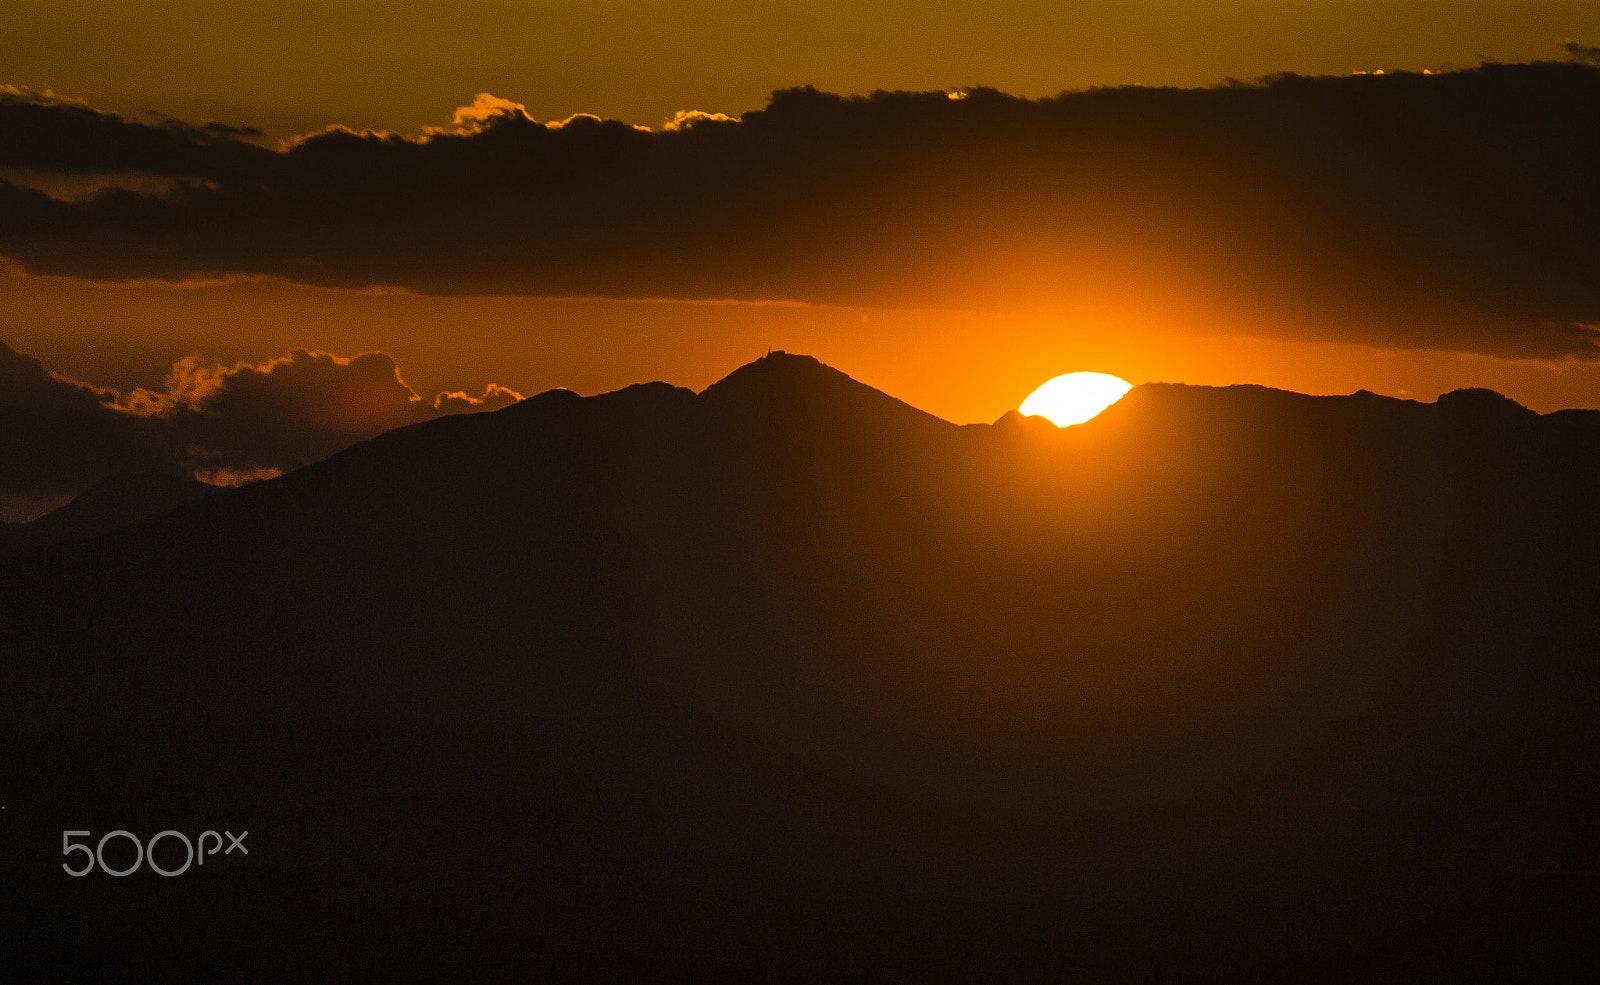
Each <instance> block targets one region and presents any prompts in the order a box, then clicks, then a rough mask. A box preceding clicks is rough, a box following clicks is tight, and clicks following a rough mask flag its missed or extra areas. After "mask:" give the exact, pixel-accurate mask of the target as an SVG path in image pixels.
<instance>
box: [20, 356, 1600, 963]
mask: <svg viewBox="0 0 1600 985" xmlns="http://www.w3.org/2000/svg"><path fill="white" fill-rule="evenodd" d="M1597 494H1600V428H1596V427H1594V426H1593V423H1592V421H1591V420H1590V419H1589V416H1587V415H1585V414H1583V413H1581V412H1564V413H1562V414H1557V415H1549V416H1546V417H1540V416H1539V415H1536V414H1533V413H1531V412H1529V411H1527V410H1525V409H1523V408H1521V407H1518V406H1517V405H1515V404H1514V403H1512V402H1510V401H1507V400H1505V399H1504V398H1501V397H1499V396H1498V395H1494V394H1490V393H1488V392H1487V391H1459V392H1457V393H1455V394H1448V395H1446V396H1445V397H1443V398H1441V399H1440V400H1439V401H1438V402H1437V403H1434V404H1422V403H1417V402H1412V401H1401V400H1394V399H1390V398H1384V397H1379V396H1376V395H1374V394H1370V393H1365V392H1363V393H1358V394H1354V395H1352V396H1348V397H1309V396H1304V395H1301V394H1293V393H1286V392H1283V391H1276V390H1269V389H1266V388H1262V387H1225V388H1209V387H1190V386H1177V385H1166V384H1150V385H1146V386H1141V387H1138V388H1135V389H1134V390H1133V391H1131V392H1130V393H1129V394H1128V396H1127V397H1125V398H1124V399H1123V400H1122V401H1121V402H1119V403H1118V404H1116V405H1113V406H1112V407H1111V408H1110V409H1108V410H1107V411H1106V412H1105V413H1103V414H1102V415H1100V416H1099V417H1097V418H1096V419H1094V420H1093V421H1091V422H1088V423H1086V424H1083V425H1079V426H1076V427H1072V428H1067V429H1056V428H1053V427H1049V426H1046V425H1042V424H1040V422H1037V421H1033V420H1027V419H1019V418H1016V417H1013V416H1010V415H1008V416H1007V417H1006V418H1002V419H1001V420H1000V421H999V422H997V423H996V424H994V425H977V426H967V427H956V426H954V425H950V424H948V423H946V422H943V421H939V420H937V419H936V418H932V417H929V416H928V415H926V414H922V413H921V412H920V411H916V410H915V409H913V408H910V407H908V406H906V405H904V404H902V403H900V402H899V401H896V400H893V399H892V398H890V397H888V396H886V395H884V394H881V393H878V392H877V391H874V390H872V389H870V388H868V387H865V386H862V385H861V384H859V383H856V382H854V381H852V380H850V379H849V378H848V377H846V376H844V375H843V374H840V373H838V372H837V371H835V370H832V369H830V368H828V367H826V366H823V365H822V364H820V363H818V362H816V361H815V360H812V359H809V358H807V357H800V356H791V355H787V354H782V353H774V354H772V355H770V356H768V357H766V358H764V359H762V360H760V361H758V362H756V363H754V364H752V365H750V366H746V367H744V368H742V369H740V370H738V371H736V372H735V373H734V374H732V375H730V376H729V377H728V378H727V379H725V380H723V381H720V382H719V383H717V384H715V385H714V386H712V387H710V388H708V389H707V390H706V391H705V392H704V393H702V394H699V395H696V394H693V393H691V392H690V391H687V390H683V389H680V388H675V387H670V386H667V385H665V384H660V383H654V384H646V385H641V386H635V387H629V388H627V389H625V390H621V391H618V392H616V393H611V394H604V395H601V396H597V397H589V398H583V397H579V396H577V395H576V394H573V393H570V392H567V391H551V392H549V393H545V394H540V395H538V396H536V397H533V398H530V399H528V400H525V401H523V402H521V403H519V404H517V405H515V406H512V407H510V408H507V409H505V410H502V411H499V412H496V413H492V414H480V415H469V416H461V417H453V418H444V419H440V420H436V421H432V422H429V423H426V424H421V425H417V426H415V427H409V428H405V429H401V430H397V431H392V432H389V433H387V434H385V435H383V436H381V437H379V438H376V439H374V440H372V441H368V442H364V443H362V444H360V445H357V446H355V447H353V448H351V449H349V450H347V451H345V452H343V453H341V454H339V455H336V456H334V457H333V458H330V459H328V460H326V461H324V462H321V463H319V464H317V465H314V466H311V467H308V468H305V469H302V470H299V471H297V472H294V473H291V474H289V475H286V476H284V477H282V478H280V479H276V480H273V481H270V482H264V483H259V484H256V485H252V486H249V487H245V488H242V489H238V490H234V491H230V492H227V493H225V494H221V495H216V496H210V497H207V498H205V499H203V500H200V501H198V502H195V503H192V504H190V505H188V506H186V507H184V508H181V509H178V510H175V511H172V512H170V513H167V514H164V515H162V516H158V517H153V518H151V519H150V520H149V521H148V522H144V523H141V524H138V525H135V526H130V527H125V528H123V529H119V530H116V531H112V532H110V533H108V534H106V535H104V536H101V537H99V538H97V539H95V540H93V541H90V542H87V543H83V544H77V545H62V546H61V547H59V548H56V549H54V550H52V551H49V552H44V553H38V554H34V555H31V556H30V557H28V558H26V559H23V560H19V561H14V562H12V563H10V564H9V565H7V566H5V567H3V568H0V651H3V652H5V653H7V654H12V655H14V656H11V657H10V658H8V660H7V662H6V664H5V667H4V671H3V675H4V677H3V680H0V708H3V709H4V720H5V721H6V722H7V723H8V726H7V731H8V734H9V735H10V737H11V739H12V740H13V741H14V742H15V744H16V746H15V747H16V748H19V749H26V750H30V752H29V753H28V754H27V755H24V756H19V757H12V758H10V759H8V761H7V765H6V769H7V773H6V778H5V782H6V783H7V785H8V787H7V789H9V790H10V791H12V793H8V794H7V795H6V796H7V797H9V798H11V799H12V802H14V803H17V804H21V805H23V808H24V809H23V811H22V815H21V816H20V817H18V818H15V819H8V823H14V824H19V825H23V826H24V828H25V830H26V831H27V833H28V835H29V837H31V838H33V839H34V840H33V841H31V842H27V843H29V844H35V843H36V844H39V845H45V846H47V847H46V848H45V849H40V851H39V852H38V853H37V854H36V855H33V854H26V853H24V855H23V856H22V858H21V860H20V861H19V862H18V863H16V864H17V869H18V871H19V872H21V873H22V878H23V880H24V882H25V883H26V885H27V886H28V887H29V888H30V892H33V893H35V894H42V896H43V897H49V892H53V891H56V890H58V889H59V886H58V884H59V883H60V882H61V880H62V877H61V876H60V875H59V873H58V872H56V871H54V865H55V864H56V863H57V862H58V861H59V859H56V858H54V857H52V856H51V855H50V852H51V851H53V850H54V849H55V848H56V847H58V845H57V842H58V841H59V838H60V835H59V831H60V830H62V829H63V828H65V827H69V826H82V827H90V828H92V829H93V830H101V829H105V830H109V829H110V828H111V827H113V826H115V827H127V828H130V829H133V828H138V827H139V826H140V825H143V828H139V830H141V831H142V830H144V828H148V829H149V831H148V833H154V832H155V831H157V830H161V829H162V828H164V827H168V826H172V825H175V824H179V823H185V824H187V823H189V821H187V820H185V821H180V820H177V819H176V818H178V817H179V816H180V815H181V817H182V818H187V819H191V820H192V821H193V823H194V824H197V825H207V826H216V825H220V824H223V823H224V821H225V819H233V818H238V819H239V820H238V822H237V823H239V824H241V825H242V826H248V827H250V828H251V830H252V831H255V832H257V833H258V834H257V835H256V837H260V838H262V839H263V844H270V852H269V851H266V850H264V851H263V858H264V859H266V858H270V859H272V861H271V862H267V861H265V860H263V862H262V863H261V867H260V868H258V869H250V870H248V871H247V870H243V869H239V870H232V871H237V872H238V873H241V874H240V875H238V876H237V877H236V880H237V881H232V882H227V883H222V882H210V883H201V882H198V881H196V882H194V883H191V884H186V885H190V886H192V887H193V888H192V889H189V890H185V892H188V893H192V894H193V895H192V896H187V897H184V898H186V899H189V900H191V903H189V904H184V905H185V906H188V907H189V908H188V909H183V908H181V907H180V908H179V909H177V910H174V911H170V912H168V913H166V914H164V916H163V919H165V920H167V923H165V924H163V923H160V922H159V921H156V922H152V921H153V920H154V918H148V919H147V918H143V917H140V916H139V915H138V914H137V913H133V912H131V911H129V910H128V909H127V908H126V903H127V901H128V900H131V899H135V898H138V897H135V896H134V895H132V893H131V891H130V893H125V894H123V895H121V896H119V895H117V892H120V891H117V890H110V889H106V888H105V887H104V886H101V887H100V888H99V889H95V890H93V892H98V893H102V894H105V895H102V896H100V897H95V898H96V899H98V900H99V902H98V903H96V904H95V905H94V906H95V907H96V908H91V910H89V911H84V912H87V913H92V914H93V915H94V921H93V923H92V926H94V927H101V926H125V927H126V928H127V929H126V931H125V932H120V933H115V934H113V935H112V936H109V937H101V938H98V939H97V943H94V944H93V945H92V946H89V947H88V948H87V950H84V951H83V952H82V953H81V954H80V955H79V956H78V957H77V958H72V957H70V956H69V957H60V958H59V960H58V964H60V966H62V967H74V968H81V967H82V964H81V962H83V961H89V960H90V959H91V958H92V957H93V956H95V955H98V956H99V957H100V958H103V959H105V961H106V962H107V966H108V967H110V966H112V965H114V963H115V962H114V960H113V959H114V958H115V957H117V956H118V955H120V954H121V952H120V951H119V950H117V949H119V948H137V947H140V946H141V945H139V944H138V941H140V940H146V941H150V942H154V943H153V944H151V945H150V947H148V948H146V950H145V951H143V952H141V953H143V954H144V956H145V957H146V958H147V959H149V960H152V961H155V962H156V966H158V967H162V968H167V967H170V964H171V958H170V956H164V955H163V952H162V950H161V947H160V946H157V945H159V944H161V943H162V942H170V941H172V940H175V939H176V938H175V937H174V936H172V935H173V934H176V933H179V932H180V931H182V932H183V933H186V934H187V935H188V936H189V937H190V938H193V939H200V938H202V937H205V936H207V935H215V934H217V933H219V932H223V930H224V928H223V927H222V925H221V924H220V923H219V922H218V921H219V920H220V918H219V917H216V916H215V915H214V914H215V913H216V912H219V911H218V909H217V907H218V905H219V904H225V907H226V908H231V909H229V910H227V912H236V913H242V914H243V915H244V916H243V917H241V919H247V920H249V921H250V926H251V927H253V928H256V930H254V931H252V933H253V934H254V936H253V937H252V940H254V941H257V942H258V943H256V944H254V945H249V946H245V947H243V949H241V950H237V951H233V952H229V954H228V955H223V956H217V957H215V958H214V962H213V963H212V964H208V965H206V966H205V969H204V971H206V972H216V971H217V969H221V971H222V972H226V973H228V974H232V975H234V976H235V977H242V978H254V979H258V980H266V979H270V978H272V977H281V976H282V974H301V975H304V974H307V973H311V972H317V971H325V970H326V969H328V968H339V969H343V970H344V972H346V973H348V974H347V977H348V976H350V975H354V976H356V977H365V976H368V975H382V974H399V975H405V974H417V975H430V974H431V975H441V974H447V973H448V974H451V975H452V976H454V977H464V978H487V977H499V976H508V975H509V976H516V975H520V976H534V977H539V978H545V979H549V978H558V979H559V978H564V979H577V980H592V979H595V978H604V977H608V976H609V975H610V974H611V973H612V972H614V973H615V975H616V976H618V977H624V978H626V977H641V976H642V977H652V976H657V975H660V974H662V973H664V971H667V970H670V971H673V972H687V973H694V974H699V975H702V976H714V977H724V976H726V977H733V978H744V979H748V978H749V977H751V976H773V975H776V976H778V977H787V978H793V979H800V980H804V979H811V980H815V979H817V978H818V977H827V978H836V977H858V978H879V979H881V978H882V977H884V976H905V977H910V978H914V979H920V980H930V979H938V978H949V979H958V980H972V981H977V980H992V978H993V972H994V971H995V966H994V964H993V962H994V961H995V960H996V955H1005V956H1006V959H1007V961H1008V962H1010V964H1008V966H1007V976H1008V977H1012V978H1028V977H1039V978H1041V979H1044V978H1048V979H1051V980H1059V978H1060V976H1061V975H1062V974H1063V973H1073V974H1077V975H1079V976H1080V977H1082V978H1085V979H1088V980H1098V979H1105V978H1117V979H1126V978H1134V979H1139V980H1152V979H1174V978H1185V979H1192V978H1194V977H1197V976H1198V977H1210V976H1212V975H1222V976H1225V977H1244V978H1252V977H1264V978H1277V979H1282V978H1285V977H1287V978H1293V979H1296V980H1308V979H1315V978H1324V979H1330V980H1335V979H1337V980H1347V979H1348V978H1349V977H1350V976H1352V975H1375V974H1376V975H1395V976H1398V977H1408V978H1409V977H1426V976H1434V975H1441V974H1442V975H1448V976H1455V977H1471V976H1475V975H1478V974H1481V973H1483V970H1484V969H1489V972H1488V974H1489V975H1490V977H1501V976H1502V975H1503V974H1511V973H1513V972H1519V973H1520V972H1524V971H1530V970H1531V972H1532V973H1536V974H1537V975H1539V976H1540V977H1547V978H1548V977H1560V976H1561V975H1564V974H1572V973H1578V974H1579V975H1580V977H1582V975H1581V973H1582V972H1583V971H1585V970H1592V969H1593V968H1595V967H1600V965H1597V964H1596V950H1595V943H1594V939H1593V935H1592V934H1591V933H1589V932H1588V929H1587V928H1588V927H1589V924H1588V922H1587V919H1588V914H1589V913H1591V912H1592V910H1591V908H1592V907H1593V906H1594V905H1595V904H1596V902H1597V901H1600V884H1597V882H1596V880H1595V879H1594V877H1593V873H1594V872H1596V871H1600V858H1597V857H1596V855H1595V849H1594V845H1593V839H1592V831H1593V827H1594V823H1595V822H1596V820H1597V818H1600V802H1597V794H1596V792H1595V787H1594V784H1593V782H1592V777H1593V776H1594V775H1595V772H1596V770H1597V769H1600V735H1597V732H1596V729H1595V726H1594V722H1595V721H1596V717H1595V715H1596V712H1597V711H1600V707H1597V706H1600V687H1597V684H1600V680H1597V671H1596V667H1595V661H1594V658H1595V656H1596V654H1597V653H1600V618H1597V614H1596V610H1595V608H1594V606H1593V604H1592V600H1593V598H1594V597H1595V591H1596V589H1597V588H1600V584H1597V582H1600V575H1597V573H1596V570H1595V569H1594V567H1593V558H1594V557H1596V556H1600V533H1597V531H1596V528H1595V526H1594V524H1593V523H1592V521H1591V514H1592V510H1593V504H1594V503H1595V502H1597V501H1600V498H1597ZM8 813H9V812H8ZM224 815H225V816H226V818H224ZM69 817H70V818H72V820H70V821H69V820H67V818H69ZM18 843H19V844H21V843H23V842H20V841H19V842H18ZM251 864H252V865H255V862H254V861H253V860H252V863H251ZM208 877H209V876H208ZM330 879H331V880H332V881H333V882H332V883H330V882H329V881H328V880H330ZM102 882H104V881H102ZM335 884H336V885H340V886H349V887H355V889H353V890H352V891H351V892H352V893H353V895H351V894H343V895H341V894H342V893H343V892H344V891H343V890H340V891H335V890H334V889H331V888H329V887H330V885H335ZM81 885H89V884H88V883H83V884H81ZM129 885H134V883H132V882H131V881H130V883H129ZM204 887H213V888H204ZM216 887H222V888H216ZM149 888H150V887H148V886H146V887H145V889H146V890H148V889H149ZM85 891H86V892H90V890H85ZM207 894H211V895H207ZM175 898H176V897H175ZM353 900H354V901H353ZM8 906H10V909H8V910H7V911H6V912H5V913H0V916H4V917H5V918H7V919H8V920H9V919H16V920H21V921H24V923H22V924H20V925H21V926H24V927H26V928H31V930H30V932H31V933H35V934H42V935H45V936H48V935H49V934H50V933H51V932H52V931H51V926H52V925H51V923H50V921H51V920H62V919H68V918H69V917H70V915H71V914H72V913H74V912H77V911H73V910H71V908H70V906H68V904H66V903H61V902H59V901H58V902H54V903H51V902H49V900H48V899H46V902H45V903H43V904H40V903H37V902H34V903H29V904H26V907H31V908H25V909H23V910H20V911H19V910H18V908H19V907H24V906H25V905H24V904H20V903H19V904H15V905H10V904H8ZM174 906H178V904H176V903H175V904H174ZM64 907H65V908H64ZM174 914H176V915H174ZM113 917H115V918H117V919H113ZM85 919H87V918H85ZM118 919H120V920H122V921H124V922H123V923H118ZM82 926H84V927H85V928H88V927H89V926H90V924H83V925H82ZM140 928H143V930H141V929H140ZM85 932H87V929H86V930H85ZM141 934H143V935H144V936H142V937H141V936H140V935H141ZM229 939H232V938H229ZM1152 940H1160V941H1161V942H1162V945H1161V947H1159V948H1151V947H1150V941H1152ZM597 953H604V954H606V955H609V958H608V961H609V962H610V963H609V964H607V965H606V966H605V967H604V968H602V967H599V966H597V965H596V964H595V963H594V955H595V954H597ZM84 955H88V956H89V957H84ZM229 955H231V956H229ZM75 961H76V962H79V963H78V964H74V962H75ZM163 962H165V963H163ZM268 969H270V970H268ZM218 974H221V973H220V972H219V973H218ZM169 977H170V976H169ZM195 977H197V978H204V977H207V975H206V974H204V973H201V974H197V975H196V976H195ZM213 977H215V976H213ZM224 977H225V976H224Z"/></svg>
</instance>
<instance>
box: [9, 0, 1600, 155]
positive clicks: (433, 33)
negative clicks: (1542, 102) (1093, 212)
mask: <svg viewBox="0 0 1600 985" xmlns="http://www.w3.org/2000/svg"><path fill="white" fill-rule="evenodd" d="M4 21H5V29H4V30H3V31H0V66H4V67H5V68H4V71H5V72H6V73H7V77H6V78H4V79H0V83H5V84H10V85H16V86H24V87H30V88H33V89H39V90H42V89H52V90H54V91H55V92H58V93H62V94H65V95H71V96H75V97H78V98H81V99H86V100H88V101H90V102H91V103H93V104H95V105H96V106H99V107H102V108H105V109H110V110H116V111H119V112H123V113H138V112H140V111H143V110H156V111H158V112H161V113H166V114H170V115H172V116H176V117H178V118H180V119H185V120H191V121H195V122H205V121H210V120H218V121H222V122H226V123H232V124H248V125H251V126H256V127H260V128H262V129H264V130H266V131H267V132H268V134H270V135H273V136H283V135H287V134H291V133H301V132H305V131H308V130H311V129H315V128H319V127H322V126H324V125H327V124H330V123H339V124H344V125H349V126H355V127H358V128H359V127H375V128H387V129H395V130H399V131H402V132H412V131H414V130H416V129H417V128H419V127H421V126H424V125H427V124H433V123H437V122H439V121H440V120H442V119H447V118H448V115H449V112H450V110H451V109H452V108H454V107H455V106H457V105H460V104H461V103H463V102H467V101H470V100H471V97H472V95H473V94H474V93H477V92H484V91H488V92H493V93H495V94H497V95H499V96H503V97H505V98H508V99H513V100H516V101H517V102H519V103H522V104H524V105H526V106H527V107H528V109H529V111H530V112H531V113H532V114H533V115H534V116H535V117H536V118H538V119H541V120H543V119H564V118H566V117H567V116H570V115H571V114H573V113H579V112H583V113H594V114H596V115H599V116H602V117H608V118H611V117H615V118H618V119H622V120H626V121H628V122H631V123H639V124H644V125H655V124H657V123H659V122H660V121H662V120H664V119H667V118H669V117H671V115H672V114H673V113H675V112H677V111H678V110H689V109H698V110H705V111H708V112H724V113H729V114H738V113H741V112H744V111H746V110H751V109H757V108H759V107H760V106H761V105H762V103H763V102H764V101H765V99H766V97H767V94H768V93H770V92H771V91H773V90H774V89H780V88H785V87H788V86H794V85H805V84H809V85H815V86H816V87H817V88H819V89H823V90H826V91H832V92H845V93H857V92H870V91H872V90H874V89H909V90H926V89H947V88H952V87H957V86H972V85H985V86H992V87H994V88H998V89H1002V90H1004V91H1007V92H1010V93H1013V94H1016V95H1021V96H1030V97H1038V96H1047V95H1053V94H1055V93H1057V92H1060V91H1062V90H1064V89H1078V88H1085V87H1089V86H1095V85H1123V84H1140V85H1184V86H1192V85H1207V84H1211V83H1214V82H1218V81H1220V80H1222V79H1223V78H1226V77H1230V76H1231V77H1235V78H1241V79H1250V78H1254V77H1257V76H1260V75H1264V74H1267V73H1271V72H1279V71H1293V72H1299V73H1302V74H1314V75H1315V74H1344V73H1348V72H1351V71H1358V70H1373V69H1388V70H1393V69H1407V70H1410V71H1421V70H1423V69H1435V70H1437V69H1441V68H1449V67H1466V66H1470V65H1475V64H1478V63H1479V62H1481V61H1484V60H1486V59H1492V60H1498V61H1505V62H1515V61H1530V60H1534V59H1540V58H1555V57H1559V56H1560V47H1559V46H1560V45H1561V43H1562V42H1563V41H1564V40H1567V39H1577V40H1579V41H1583V42H1587V43H1590V44H1593V43H1597V42H1600V5H1597V4H1595V3H1593V2H1592V0H1244V2H1239V0H1234V2H1226V3H1219V2H1215V0H1087V2H1085V0H1067V2H1062V0H997V2H985V3H976V2H965V3H910V2H905V0H894V2H874V0H828V2H820V3H809V4H795V3H787V2H785V3H774V2H761V0H757V2H751V0H688V2H670V3H669V2H661V0H629V2H593V0H564V2H508V0H486V2H479V3H472V4H464V3H450V2H440V3H425V4H393V3H374V2H351V0H290V2H285V0H260V2H252V3H238V2H217V0H206V2H204V3H200V2H195V0H173V2H168V3H160V4H132V3H125V2H122V0H115V2H112V0H76V2H70V3H62V2H59V0H9V2H8V3H7V4H6V13H5V17H4Z"/></svg>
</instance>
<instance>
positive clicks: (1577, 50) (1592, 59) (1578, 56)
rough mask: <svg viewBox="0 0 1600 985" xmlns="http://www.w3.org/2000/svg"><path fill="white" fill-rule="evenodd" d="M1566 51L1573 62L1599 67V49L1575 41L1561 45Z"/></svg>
mask: <svg viewBox="0 0 1600 985" xmlns="http://www.w3.org/2000/svg"><path fill="white" fill-rule="evenodd" d="M1561 47H1562V48H1565V49H1566V52H1567V54H1568V55H1570V56H1572V59H1573V61H1578V62H1585V63H1587V64H1589V65H1600V48H1597V47H1594V46H1592V45H1584V44H1579V43H1578V42H1576V41H1567V42H1565V43H1563V44H1562V45H1561Z"/></svg>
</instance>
